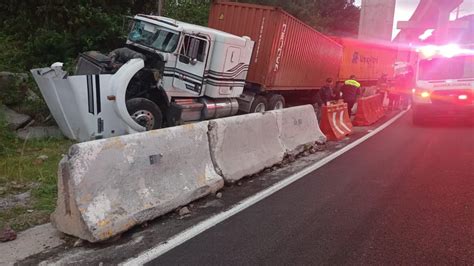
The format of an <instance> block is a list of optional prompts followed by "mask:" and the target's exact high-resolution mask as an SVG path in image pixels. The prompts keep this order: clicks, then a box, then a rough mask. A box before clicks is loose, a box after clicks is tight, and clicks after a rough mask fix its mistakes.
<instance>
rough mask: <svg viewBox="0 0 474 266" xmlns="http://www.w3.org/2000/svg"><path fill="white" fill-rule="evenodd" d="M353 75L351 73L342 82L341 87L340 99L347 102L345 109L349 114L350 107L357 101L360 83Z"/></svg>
mask: <svg viewBox="0 0 474 266" xmlns="http://www.w3.org/2000/svg"><path fill="white" fill-rule="evenodd" d="M355 79H356V76H355V75H351V76H350V78H349V79H348V80H346V81H345V82H344V85H343V86H342V88H341V92H342V99H343V100H344V102H345V103H347V109H348V111H349V116H351V115H352V107H354V104H355V103H356V101H357V96H358V95H359V94H360V83H359V82H357V81H356V80H355Z"/></svg>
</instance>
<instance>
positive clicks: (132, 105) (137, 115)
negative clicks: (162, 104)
mask: <svg viewBox="0 0 474 266" xmlns="http://www.w3.org/2000/svg"><path fill="white" fill-rule="evenodd" d="M126 104H127V110H128V113H129V114H130V116H131V117H132V119H133V120H134V121H135V122H136V123H137V124H139V125H140V126H142V127H144V128H146V130H153V129H158V128H161V126H162V123H163V115H162V113H161V110H160V108H159V107H158V105H156V104H155V103H154V102H152V101H150V100H148V99H145V98H133V99H130V100H128V101H127V103H126Z"/></svg>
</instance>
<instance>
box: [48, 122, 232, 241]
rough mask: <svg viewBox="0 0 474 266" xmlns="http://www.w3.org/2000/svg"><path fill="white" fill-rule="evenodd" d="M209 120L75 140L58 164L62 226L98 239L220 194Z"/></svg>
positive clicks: (55, 218)
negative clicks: (210, 146)
mask: <svg viewBox="0 0 474 266" xmlns="http://www.w3.org/2000/svg"><path fill="white" fill-rule="evenodd" d="M207 131H208V122H201V123H196V124H191V125H185V126H180V127H172V128H166V129H161V130H154V131H148V132H144V133H137V134H131V135H126V136H121V137H116V138H109V139H104V140H97V141H90V142H84V143H79V144H75V145H73V146H72V147H71V149H70V151H69V154H68V155H67V156H65V157H64V158H63V159H62V161H61V162H60V165H59V180H58V186H59V189H58V205H57V208H56V210H55V212H54V213H53V214H52V222H53V224H54V225H55V226H56V228H58V229H59V230H60V231H62V232H64V233H66V234H70V235H74V236H76V237H79V238H82V239H85V240H88V241H90V242H98V241H103V240H106V239H108V238H110V237H112V236H114V235H117V234H119V233H121V232H124V231H126V230H128V229H130V228H131V227H133V226H135V225H137V224H140V223H143V222H145V221H148V220H151V219H154V218H156V217H158V216H161V215H163V214H165V213H167V212H169V211H172V210H174V209H175V208H178V207H179V206H183V205H186V204H188V203H189V202H191V201H194V200H196V199H199V198H201V197H204V196H206V195H208V194H210V193H213V192H216V191H217V190H219V189H221V188H222V187H223V185H224V181H223V179H222V177H221V176H219V175H218V174H217V173H216V171H215V170H214V166H213V163H212V161H211V158H210V151H209V143H208V136H207Z"/></svg>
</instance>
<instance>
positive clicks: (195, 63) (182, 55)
mask: <svg viewBox="0 0 474 266" xmlns="http://www.w3.org/2000/svg"><path fill="white" fill-rule="evenodd" d="M208 48H209V41H208V40H207V39H205V38H202V37H197V36H193V35H188V34H186V35H185V36H184V41H183V43H182V45H181V47H180V49H179V54H178V60H177V63H176V70H175V75H174V78H173V87H175V88H177V89H180V90H185V91H186V92H187V93H191V94H193V95H196V96H199V95H202V92H203V91H202V90H203V85H204V84H203V82H204V69H205V67H206V61H207V53H208Z"/></svg>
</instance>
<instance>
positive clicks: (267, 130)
mask: <svg viewBox="0 0 474 266" xmlns="http://www.w3.org/2000/svg"><path fill="white" fill-rule="evenodd" d="M279 134H280V132H279V128H278V123H277V121H276V117H275V115H273V114H271V113H264V114H262V113H255V114H248V115H241V116H234V117H228V118H222V119H216V120H213V121H210V122H209V141H210V144H211V157H212V159H213V161H214V166H216V170H217V172H218V173H220V174H221V176H222V177H224V179H225V181H226V182H229V183H233V182H235V181H237V180H239V179H241V178H243V177H244V176H247V175H251V174H255V173H258V172H260V171H261V170H263V169H265V167H270V166H272V165H274V164H276V163H278V162H280V161H282V160H283V158H284V156H285V150H284V149H283V146H282V145H281V143H280V138H279Z"/></svg>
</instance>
